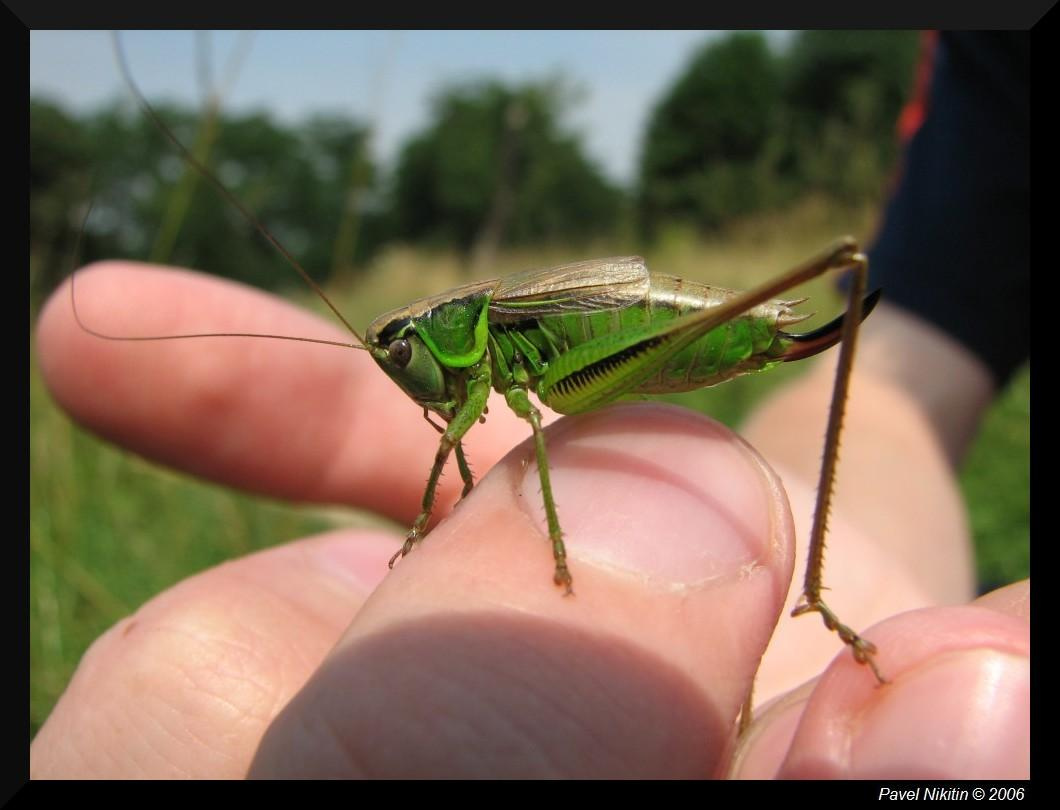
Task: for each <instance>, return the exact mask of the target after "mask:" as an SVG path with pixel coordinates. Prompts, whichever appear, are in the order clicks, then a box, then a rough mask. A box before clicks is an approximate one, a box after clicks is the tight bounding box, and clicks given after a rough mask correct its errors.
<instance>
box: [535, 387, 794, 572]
mask: <svg viewBox="0 0 1060 810" xmlns="http://www.w3.org/2000/svg"><path fill="white" fill-rule="evenodd" d="M548 457H549V466H550V470H551V478H552V491H553V493H554V495H555V500H556V508H557V512H558V515H559V521H560V525H561V526H562V527H563V533H564V534H563V536H564V540H565V542H566V545H567V553H568V555H569V556H570V557H571V558H573V559H577V560H578V561H580V562H581V563H583V564H584V563H589V564H593V565H597V566H601V567H606V568H611V569H617V570H622V571H627V572H630V573H634V574H637V575H640V576H647V577H649V578H652V579H656V580H660V581H662V582H663V583H670V584H673V585H682V586H689V585H696V584H699V583H705V582H709V581H711V580H714V579H717V578H720V577H726V576H730V575H732V574H734V573H737V572H739V571H740V570H741V569H746V568H747V567H748V566H751V565H752V564H754V563H756V562H758V561H760V560H762V559H763V558H764V557H765V556H766V555H767V554H768V553H769V549H770V538H771V535H772V534H773V532H774V525H775V524H779V523H780V521H779V520H778V519H775V518H774V514H779V512H780V508H781V507H780V506H779V504H781V503H783V498H784V496H783V494H782V490H781V489H780V487H779V484H778V483H777V482H776V481H775V479H773V478H772V475H771V473H769V472H767V469H768V468H766V467H765V465H764V462H762V461H761V460H760V459H759V458H758V457H757V456H756V455H755V454H754V452H753V451H752V450H751V449H750V448H749V447H748V446H747V445H746V444H745V443H744V442H743V441H741V440H740V439H738V438H736V437H735V436H734V435H733V434H732V433H730V432H729V431H728V430H727V429H725V428H724V427H722V426H721V425H719V424H717V423H716V422H713V421H711V420H709V419H707V418H706V417H703V416H701V415H699V414H696V413H693V412H691V411H687V410H684V409H679V408H675V407H672V406H658V405H657V406H644V405H640V406H630V407H618V408H611V409H607V410H604V411H600V412H598V413H593V414H588V415H585V416H582V417H578V418H576V419H574V420H568V421H566V422H564V423H559V424H558V425H557V426H556V427H555V428H554V429H551V430H550V431H549V434H548ZM540 489H541V486H540V480H539V477H538V471H537V466H536V464H534V463H529V464H528V465H527V467H526V471H525V473H524V476H523V481H522V496H523V497H522V499H521V501H522V503H523V505H524V508H526V509H528V510H530V512H531V514H533V515H534V516H535V518H536V519H537V521H538V524H539V526H540V527H541V530H542V532H543V533H545V534H546V535H547V533H548V529H547V523H546V521H545V513H544V507H543V505H542V499H541V496H540V494H539V493H540Z"/></svg>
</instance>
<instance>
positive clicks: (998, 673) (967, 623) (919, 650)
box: [779, 607, 1030, 779]
mask: <svg viewBox="0 0 1060 810" xmlns="http://www.w3.org/2000/svg"><path fill="white" fill-rule="evenodd" d="M867 635H868V636H869V637H871V638H872V639H873V641H874V643H876V645H877V647H878V648H879V651H880V653H879V656H878V659H877V661H878V663H879V665H880V667H881V668H882V670H883V672H884V675H885V677H886V678H887V679H888V683H887V684H884V685H882V686H879V685H877V684H876V682H875V679H874V678H873V677H872V674H871V673H870V672H868V670H867V669H866V668H865V667H863V666H860V665H858V664H856V663H855V662H854V661H853V659H852V658H851V657H850V655H849V654H847V653H844V654H843V655H841V656H839V657H838V658H837V659H836V661H834V662H833V664H832V666H831V667H830V668H829V669H828V671H827V672H826V673H825V674H824V676H822V678H821V679H820V680H819V681H818V682H817V685H816V688H815V690H814V693H813V696H812V698H811V699H810V700H809V702H808V703H807V704H806V706H805V710H804V711H803V713H802V715H801V717H800V720H799V725H798V730H797V732H796V733H795V735H794V737H793V739H792V742H791V746H790V749H789V750H788V752H787V755H786V758H785V760H784V762H783V764H782V765H781V767H780V773H779V775H780V776H781V777H782V778H818V779H820V778H837V777H841V778H868V779H969V778H974V779H984V778H985V779H1022V778H1027V776H1028V775H1029V751H1030V746H1029V731H1030V717H1029V707H1030V701H1029V634H1028V629H1027V625H1026V623H1025V622H1023V621H1022V620H1020V619H1018V618H1013V617H1009V616H1003V615H1001V614H999V613H995V612H993V611H989V610H984V609H981V608H977V607H961V608H932V609H925V610H919V611H911V612H909V613H906V614H902V615H900V616H897V617H895V618H893V619H891V620H889V621H887V622H884V623H882V624H880V625H878V626H876V627H874V628H871V629H870V630H869V631H868V633H867Z"/></svg>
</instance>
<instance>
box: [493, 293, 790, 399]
mask: <svg viewBox="0 0 1060 810" xmlns="http://www.w3.org/2000/svg"><path fill="white" fill-rule="evenodd" d="M736 294H737V293H734V292H732V291H730V290H725V289H722V288H718V287H708V286H706V285H703V284H698V283H695V282H690V281H685V280H682V279H679V278H675V277H673V276H667V275H659V274H652V276H651V290H650V292H649V294H648V295H647V296H646V297H645V299H644V300H643V301H641V302H638V303H635V304H633V305H632V306H629V307H626V308H624V309H618V310H608V311H603V312H594V313H581V314H556V315H541V316H538V317H536V318H534V319H533V320H532V321H530V322H524V323H522V324H520V325H519V326H518V327H516V329H517V330H518V332H519V334H518V336H513V335H511V332H512V331H515V330H509V335H508V337H509V339H510V338H512V337H514V341H510V340H504V341H502V342H503V344H505V345H508V346H512V345H514V344H520V345H521V346H522V347H523V349H524V351H523V352H522V354H523V356H525V357H526V359H527V361H528V365H530V366H531V367H532V368H533V372H534V373H533V378H534V379H533V380H532V381H533V382H536V380H537V379H540V378H541V376H543V375H544V373H545V371H546V370H547V369H548V367H549V366H556V364H557V362H558V366H560V367H562V366H565V365H567V364H571V366H572V368H571V371H570V372H569V373H566V372H565V373H564V377H565V379H564V380H563V382H562V383H560V384H557V385H554V386H553V388H552V390H553V391H556V392H559V391H560V390H572V389H573V388H577V387H579V386H580V385H581V384H582V382H583V380H582V379H578V378H579V376H581V377H583V378H584V382H585V383H587V384H588V383H589V382H590V378H591V377H593V376H598V375H599V374H601V373H609V374H613V373H615V371H616V369H615V366H616V365H621V364H622V363H624V362H625V359H624V354H625V353H624V352H622V351H621V347H619V346H616V347H615V349H614V350H613V351H612V350H610V349H609V344H610V343H611V342H615V343H617V342H618V341H617V340H616V337H617V336H621V335H629V334H637V333H639V334H641V335H644V336H645V337H648V336H650V335H651V334H653V333H654V332H656V331H657V330H659V329H660V328H662V327H663V326H665V325H667V324H669V323H672V322H673V321H675V320H677V319H679V318H681V317H684V316H687V315H689V314H691V313H693V312H699V311H702V310H704V309H708V308H712V307H714V306H717V305H719V304H720V303H722V302H723V301H725V300H727V299H728V298H731V297H732V296H734V295H736ZM780 303H781V302H774V303H771V304H765V305H762V306H760V307H756V308H755V309H753V310H752V311H751V312H750V313H748V314H747V315H743V316H741V317H739V318H736V319H733V320H732V321H730V322H729V323H727V324H725V325H723V326H719V327H717V328H715V329H713V330H711V331H710V332H708V333H706V334H705V335H703V336H701V337H700V338H698V339H697V340H695V341H694V342H692V343H691V344H689V345H688V346H686V347H684V348H682V349H679V350H677V351H674V352H672V353H671V354H669V355H667V356H665V358H664V359H663V360H662V362H661V364H660V363H659V362H655V363H653V368H652V369H651V370H650V373H649V374H648V376H644V375H643V374H642V373H639V372H638V370H637V369H636V368H635V367H634V366H635V362H636V361H634V360H631V361H630V363H629V365H630V368H629V374H630V386H629V387H628V388H626V389H625V390H624V391H622V392H621V393H620V394H619V395H624V394H661V393H673V392H679V391H689V390H692V389H695V388H702V387H705V386H709V385H716V384H717V383H720V382H724V381H725V380H728V379H731V378H732V377H735V376H738V375H740V374H746V373H748V372H751V371H758V370H760V369H762V368H765V367H767V366H769V365H772V364H773V363H774V362H776V360H777V357H778V355H779V353H780V351H781V350H782V345H781V344H782V342H783V340H784V339H783V337H781V336H780V333H779V331H778V315H779V314H780V312H781V309H782V307H779V306H778V304H780ZM527 344H530V345H529V346H528V345H527ZM535 350H536V353H537V354H538V355H539V358H537V359H535V358H532V356H531V355H532V354H533V353H534V351H535ZM571 357H578V358H579V360H578V361H577V362H575V363H571V361H570V358H571ZM560 358H563V359H562V360H561V359H560ZM554 372H555V368H553V375H552V376H554ZM567 382H569V383H573V385H566V386H564V385H563V383H567ZM555 396H556V397H557V398H558V397H559V394H558V393H557V394H556V395H555ZM615 398H617V396H616V397H615ZM546 404H549V405H550V406H551V407H554V408H556V409H557V410H560V411H561V412H564V413H570V412H574V411H576V410H581V408H580V407H578V406H577V403H576V402H571V403H563V402H556V403H553V402H546ZM557 405H558V406H559V407H557Z"/></svg>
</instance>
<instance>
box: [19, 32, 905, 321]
mask: <svg viewBox="0 0 1060 810" xmlns="http://www.w3.org/2000/svg"><path fill="white" fill-rule="evenodd" d="M917 42H918V38H917V34H916V33H913V32H893V31H868V32H865V31H813V32H805V33H800V34H797V35H796V36H795V37H794V38H793V40H792V41H791V42H790V43H789V45H788V47H787V48H786V49H785V50H784V52H781V53H777V52H775V51H774V50H773V49H772V48H771V46H770V44H769V42H768V41H767V40H766V38H765V37H764V36H763V35H761V34H759V33H747V32H744V33H735V34H731V35H728V36H725V37H723V38H720V39H712V40H710V41H709V42H707V43H706V44H704V46H703V47H702V48H701V49H700V50H699V51H698V52H697V53H695V54H694V55H693V56H692V58H691V60H690V61H689V64H688V66H687V67H686V68H685V70H684V71H682V73H681V74H680V75H679V76H678V77H677V79H676V80H675V81H674V82H673V84H672V85H671V86H670V87H669V88H668V89H667V90H666V91H665V92H664V93H663V94H662V97H661V98H660V100H659V101H658V103H657V104H656V106H655V108H654V111H653V112H652V115H651V117H650V120H649V122H648V124H647V127H646V130H645V135H644V140H643V147H642V154H641V157H640V173H639V178H638V180H637V184H636V188H633V189H621V188H618V187H617V186H615V185H614V184H612V183H610V182H609V181H608V180H607V179H606V178H605V177H604V175H603V174H602V173H601V171H600V170H599V168H598V167H597V166H595V165H594V164H593V163H592V161H590V160H589V158H588V157H587V156H586V154H585V150H584V147H583V145H582V143H581V141H580V140H579V138H578V137H576V136H575V135H574V134H572V133H571V132H569V131H567V129H566V128H565V125H564V119H565V116H566V115H567V113H568V112H569V111H570V110H571V108H572V107H573V106H574V105H575V104H576V103H577V102H578V101H579V100H580V99H579V94H578V92H576V91H575V90H574V89H573V88H572V87H571V86H570V84H569V83H567V82H565V81H564V80H563V79H562V78H561V77H553V78H547V79H541V80H537V81H532V82H527V83H523V84H513V83H504V82H501V81H496V80H485V79H484V80H480V81H475V82H467V83H462V84H457V85H450V86H448V87H443V88H441V89H440V90H439V92H438V94H437V95H436V97H435V99H434V102H433V107H432V111H431V114H430V118H429V120H428V122H427V124H426V125H425V126H424V128H423V129H422V130H421V131H420V132H418V133H417V134H415V135H413V136H412V137H411V138H409V139H408V141H407V142H406V143H405V144H404V146H403V148H402V149H401V151H400V154H399V157H398V159H397V160H396V164H395V165H394V166H393V167H392V168H391V169H389V170H388V171H386V172H383V171H381V170H380V169H379V168H378V167H377V166H376V165H375V162H374V160H373V158H372V155H371V154H370V153H369V148H368V144H369V140H370V138H369V136H370V129H369V127H368V126H367V125H365V124H363V123H359V122H356V121H353V120H350V119H347V118H341V117H338V116H329V117H317V118H312V119H310V120H307V121H304V122H302V123H300V124H298V125H283V124H280V123H277V122H276V121H275V120H273V119H272V118H270V117H269V116H268V115H266V114H264V113H245V114H238V115H237V114H234V113H229V112H227V111H224V110H222V109H219V108H218V106H217V104H216V102H214V103H213V106H211V105H210V104H207V105H205V107H204V109H203V110H194V111H193V110H191V109H188V108H178V107H174V106H171V105H159V107H158V113H159V117H160V118H161V119H162V120H163V121H165V122H166V126H168V127H169V128H171V129H172V130H173V132H174V134H175V135H176V137H177V138H178V139H179V140H180V141H181V142H182V143H184V144H186V145H187V146H188V149H189V150H190V151H191V152H193V153H194V154H195V155H196V157H197V158H198V159H199V160H200V161H201V162H203V163H204V164H206V165H207V166H209V167H210V169H211V170H212V171H213V172H214V173H215V174H216V176H217V177H218V179H219V180H220V181H221V183H222V184H223V185H224V186H225V187H226V188H227V189H229V191H231V192H232V194H233V195H234V196H235V197H236V198H237V199H239V200H240V201H241V202H242V203H243V204H244V205H245V206H246V207H247V208H248V209H249V210H250V211H252V212H254V214H255V216H257V217H258V218H259V219H260V220H261V221H262V222H263V223H265V224H266V225H267V227H268V228H269V230H270V231H271V232H272V233H273V234H274V235H275V236H276V237H277V238H278V239H279V241H280V242H281V243H282V244H283V245H284V246H285V247H286V248H287V249H288V250H289V251H290V252H291V254H292V255H294V256H297V257H298V260H299V261H300V262H301V263H302V264H303V265H304V266H305V267H306V268H307V269H308V270H309V271H310V272H311V273H312V274H313V275H314V277H315V278H316V279H317V280H318V281H325V280H326V279H327V278H328V277H329V276H330V275H331V274H333V273H335V272H337V271H341V270H344V269H347V268H350V267H354V266H356V267H360V268H363V266H364V265H365V263H366V262H367V261H368V260H370V259H371V258H372V257H373V256H374V255H376V253H377V251H378V250H379V249H380V248H381V247H383V246H384V245H394V244H397V243H406V244H417V245H420V246H427V247H430V248H432V249H442V250H448V249H455V250H456V251H458V252H459V254H460V255H461V256H462V258H463V262H464V267H465V270H466V269H467V268H469V267H470V269H471V271H472V272H473V273H476V274H477V273H478V272H479V270H480V269H481V268H483V267H490V266H492V264H493V263H494V261H495V260H496V259H497V258H498V256H499V251H501V250H502V249H505V250H510V249H512V248H517V249H518V248H526V247H539V246H542V245H553V246H555V245H564V246H567V247H581V246H585V245H587V244H588V243H590V242H592V241H594V240H595V241H600V240H601V239H606V240H608V241H609V242H610V243H612V244H620V243H622V242H623V241H629V240H630V239H631V238H632V237H631V234H630V233H629V232H630V231H631V230H632V229H631V228H630V226H631V225H633V224H636V225H639V226H640V227H639V230H640V232H641V234H642V236H648V237H653V238H654V239H655V240H665V239H666V238H667V234H666V229H668V228H675V227H676V228H679V229H680V228H691V229H692V230H693V231H696V232H704V231H712V230H715V231H716V230H717V229H718V228H719V227H721V226H722V225H723V224H727V223H731V222H732V221H734V220H738V219H740V218H742V217H747V216H749V215H753V214H756V213H760V212H762V211H766V210H776V209H779V208H781V207H782V206H785V205H787V204H790V203H792V202H795V201H797V200H798V199H801V198H802V197H804V196H805V195H806V194H807V193H808V192H813V193H819V194H824V195H828V196H830V197H832V198H835V199H839V200H841V201H842V202H843V203H844V204H863V203H865V202H866V201H873V202H875V201H878V200H879V199H880V198H881V197H882V196H883V193H884V185H885V182H886V178H887V175H888V172H889V167H890V166H891V165H892V163H893V160H894V158H895V152H896V150H897V142H896V138H895V134H894V131H895V121H896V119H897V116H898V113H899V110H900V108H901V105H902V103H903V100H904V99H905V97H906V96H907V94H908V93H909V91H910V90H911V87H912V78H913V66H914V62H915V59H916V54H917ZM208 185H209V182H208V181H207V180H206V179H205V178H203V177H202V176H201V175H199V174H198V173H197V172H195V171H194V170H193V169H191V168H189V167H188V166H186V165H185V163H184V161H183V160H182V159H181V157H180V156H179V155H178V154H176V152H175V151H174V150H173V148H172V146H171V145H170V144H168V143H167V142H166V140H165V138H164V137H163V136H162V135H161V133H160V132H159V131H158V128H157V127H156V126H155V124H153V123H152V122H151V121H149V120H148V119H147V118H146V117H145V116H144V115H143V113H142V112H141V111H140V110H138V109H135V108H133V107H132V106H130V105H117V104H115V105H111V106H109V107H105V108H103V109H100V110H97V111H95V112H93V113H88V114H85V115H82V116H80V117H75V116H72V115H70V114H69V113H67V112H65V111H63V110H62V109H60V108H59V107H57V106H55V105H54V104H51V103H49V102H47V101H44V100H33V101H31V105H30V212H31V222H30V245H31V287H32V289H33V291H34V295H35V299H36V300H39V298H40V297H41V294H42V293H43V292H46V291H47V290H50V289H51V288H53V287H54V286H55V284H56V282H57V280H58V278H60V277H61V276H62V275H63V274H65V273H66V272H67V268H68V267H70V266H71V265H72V261H73V260H72V258H71V255H70V254H71V253H72V251H73V246H74V244H75V243H76V241H77V234H78V233H79V231H80V230H81V227H82V226H81V217H82V216H83V214H82V213H81V212H80V209H79V205H78V204H79V203H80V202H82V201H84V200H88V199H91V200H92V201H93V205H94V208H93V212H92V216H91V217H90V218H89V220H88V221H87V223H86V225H85V226H84V228H85V230H84V236H83V239H82V245H81V248H80V253H81V261H82V262H88V261H91V260H93V259H96V258H102V257H105V256H124V257H128V258H141V259H145V260H151V261H156V262H171V263H175V264H181V265H185V266H189V267H199V268H204V269H208V270H210V272H213V273H216V274H218V275H223V276H227V277H229V278H234V279H238V280H242V281H246V282H248V283H251V284H255V285H257V286H259V287H264V288H266V289H276V288H279V287H283V286H286V285H289V284H295V283H296V282H297V279H296V277H295V275H294V274H293V273H292V272H291V271H290V268H289V267H287V266H285V262H284V260H283V259H282V258H281V257H280V255H279V253H278V251H276V250H275V249H274V248H273V247H272V246H270V245H269V244H267V243H266V241H265V240H264V239H262V238H260V237H258V238H253V239H251V238H247V234H248V233H251V232H252V231H253V228H252V227H251V226H250V225H249V224H248V223H246V222H245V220H243V218H242V217H241V216H240V215H239V214H238V212H237V211H236V210H235V207H234V206H233V205H232V204H231V203H230V202H228V201H226V200H224V199H222V198H220V197H219V196H218V195H217V194H216V193H215V192H214V190H212V189H209V188H206V186H208ZM627 194H628V195H630V197H632V198H633V199H634V200H635V206H632V207H631V206H630V205H629V202H630V200H629V199H628V198H627ZM637 249H642V248H640V247H638V248H637Z"/></svg>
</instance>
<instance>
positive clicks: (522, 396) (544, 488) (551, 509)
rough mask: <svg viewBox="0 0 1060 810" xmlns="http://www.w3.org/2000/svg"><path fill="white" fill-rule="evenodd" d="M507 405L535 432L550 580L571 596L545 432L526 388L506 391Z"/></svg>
mask: <svg viewBox="0 0 1060 810" xmlns="http://www.w3.org/2000/svg"><path fill="white" fill-rule="evenodd" d="M504 396H505V399H506V400H507V401H508V406H509V407H510V408H511V409H512V410H513V411H515V413H516V415H518V416H520V417H522V418H523V419H525V420H526V421H528V422H529V423H530V427H531V428H532V429H533V431H534V452H535V453H536V454H537V474H538V477H539V478H540V480H541V498H542V500H543V501H544V503H545V519H546V520H547V522H548V538H549V540H550V541H551V542H552V557H553V559H554V560H555V561H556V572H555V574H554V575H553V577H552V581H553V582H555V583H556V584H557V585H559V586H561V587H562V588H564V590H565V592H566V595H567V596H570V595H572V594H573V593H574V591H573V589H572V588H571V584H572V583H573V581H574V580H573V579H571V575H570V569H569V568H568V567H567V548H566V546H564V545H563V532H562V531H561V530H560V527H559V516H558V515H557V514H556V501H555V500H554V499H553V497H552V482H551V480H550V478H549V474H548V453H547V452H546V450H545V432H544V430H542V428H541V412H540V411H539V410H538V409H537V408H535V407H534V406H533V404H532V403H531V402H530V399H529V397H527V395H526V389H525V388H519V387H515V386H513V387H511V388H509V389H508V390H507V392H505V395H504Z"/></svg>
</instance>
